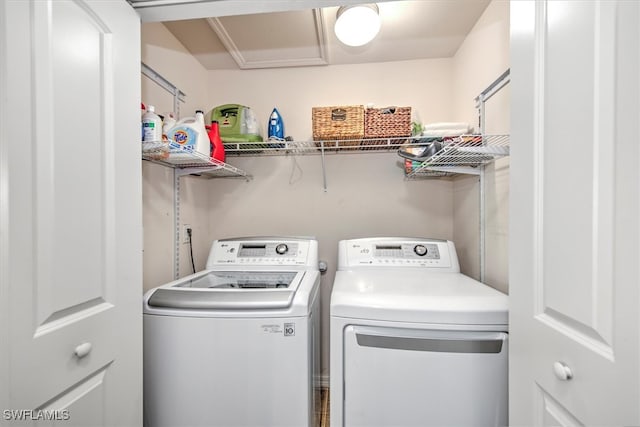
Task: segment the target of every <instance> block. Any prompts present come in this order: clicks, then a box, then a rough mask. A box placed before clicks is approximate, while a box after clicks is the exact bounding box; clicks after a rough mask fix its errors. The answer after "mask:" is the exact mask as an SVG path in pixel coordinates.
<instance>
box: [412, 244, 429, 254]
mask: <svg viewBox="0 0 640 427" xmlns="http://www.w3.org/2000/svg"><path fill="white" fill-rule="evenodd" d="M413 252H415V253H416V255H418V256H425V255H426V254H427V247H426V246H425V245H415V246H414V247H413Z"/></svg>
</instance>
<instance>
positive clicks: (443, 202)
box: [142, 2, 508, 375]
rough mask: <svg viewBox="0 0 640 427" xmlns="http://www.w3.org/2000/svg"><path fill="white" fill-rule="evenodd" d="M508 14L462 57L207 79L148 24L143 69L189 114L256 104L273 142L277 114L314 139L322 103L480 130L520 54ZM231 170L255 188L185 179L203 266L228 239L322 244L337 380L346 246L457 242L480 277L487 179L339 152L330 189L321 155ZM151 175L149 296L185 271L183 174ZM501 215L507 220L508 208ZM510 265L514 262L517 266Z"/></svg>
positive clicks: (244, 161) (146, 95)
mask: <svg viewBox="0 0 640 427" xmlns="http://www.w3.org/2000/svg"><path fill="white" fill-rule="evenodd" d="M507 7H508V6H507ZM500 17H502V18H501V19H504V3H502V2H500V3H498V4H497V5H496V3H495V2H494V3H492V4H491V5H490V6H489V8H488V9H487V12H486V13H485V15H484V16H483V18H482V19H481V20H480V22H479V24H478V25H477V26H476V29H475V30H474V33H472V34H471V35H470V39H469V42H468V43H465V45H464V46H463V47H462V48H461V49H460V51H459V52H458V55H457V56H456V58H453V59H436V60H417V61H406V62H394V63H380V64H370V65H351V66H325V67H314V68H291V69H277V70H251V71H248V70H244V71H215V72H213V71H212V72H206V71H204V70H203V69H202V67H200V66H199V64H198V63H197V62H195V60H194V59H193V58H190V56H189V55H188V53H187V52H186V51H185V50H184V48H183V47H182V46H181V45H180V44H179V43H178V42H177V41H176V40H175V38H173V36H172V35H171V34H170V33H169V32H168V31H167V30H166V28H165V27H164V26H162V25H161V24H144V25H143V28H142V32H143V61H144V62H145V63H146V64H147V65H149V66H151V67H152V68H154V69H155V70H156V71H158V72H160V73H161V74H162V75H164V76H165V77H166V78H167V79H169V80H170V81H172V82H174V83H175V84H176V85H177V86H179V87H180V88H181V89H182V90H183V91H184V92H185V93H187V95H188V97H187V100H188V101H187V104H185V105H184V106H183V114H182V115H183V116H184V115H189V114H191V113H190V112H191V111H192V110H195V109H196V108H202V109H206V110H208V109H210V108H211V107H214V106H216V105H221V104H225V103H240V104H245V105H249V106H251V107H252V109H253V110H254V111H255V113H256V115H257V117H258V120H259V122H260V124H261V126H262V129H263V133H266V124H267V118H268V115H269V113H270V112H271V109H272V108H273V107H274V106H275V107H277V108H278V109H279V111H280V112H281V114H282V116H283V118H284V122H285V130H286V134H287V135H291V136H293V137H294V138H295V139H296V140H307V139H309V138H310V136H311V107H313V106H325V105H347V104H354V103H355V104H368V103H373V104H375V105H377V106H387V105H399V106H411V107H412V108H413V113H414V118H415V119H417V120H419V121H421V122H424V123H428V122H437V121H451V120H463V121H468V122H472V123H475V120H476V113H475V109H474V103H473V98H474V97H475V96H476V95H477V94H478V93H479V92H480V91H481V90H482V89H484V87H485V86H486V85H487V84H488V83H490V82H491V81H493V79H495V78H496V77H497V76H498V75H499V74H501V73H502V72H503V71H504V70H505V69H506V68H507V67H508V49H507V53H506V54H505V53H504V46H503V45H504V43H508V31H507V32H506V33H502V32H501V31H496V30H495V27H496V26H498V27H500V28H504V27H506V28H507V29H508V21H507V24H499V19H500ZM506 19H507V20H508V14H507V16H506ZM499 37H505V40H506V41H504V40H498V38H499ZM478 43H479V44H480V45H481V47H483V48H486V46H496V47H495V50H496V51H495V52H493V48H492V49H491V50H492V52H493V53H492V54H491V55H488V53H487V52H486V49H485V53H484V55H485V56H484V57H483V56H482V53H480V52H476V50H478V51H482V49H480V48H479V47H478V45H477V44H478ZM505 55H507V56H506V57H505ZM178 64H179V65H178ZM143 81H144V79H143ZM156 98H157V99H164V98H163V95H162V94H161V93H160V92H158V89H157V88H154V87H153V84H149V83H147V84H143V101H145V102H151V103H153V102H156V103H157V102H158V101H156V100H155V99H156ZM152 100H153V101H152ZM162 102H165V101H162ZM163 105H164V104H163ZM169 107H170V104H169ZM159 111H165V110H164V109H163V108H159ZM228 162H229V163H231V164H233V165H234V166H238V167H240V168H242V169H244V170H246V171H248V172H249V173H250V174H252V175H253V179H252V180H251V181H249V182H247V181H245V180H242V179H212V180H206V179H202V178H192V177H184V178H181V203H180V212H181V221H180V222H181V223H189V224H190V225H192V227H193V228H194V244H195V247H194V256H195V259H196V269H197V270H199V269H202V268H203V267H204V264H205V262H206V257H207V254H208V248H209V245H210V243H211V240H213V239H216V238H224V237H233V236H246V235H274V234H275V235H281V234H284V235H313V236H316V237H317V238H318V240H319V243H320V257H321V259H323V260H326V261H327V262H328V263H329V266H330V269H329V271H328V272H327V274H325V275H324V276H323V277H322V285H321V286H322V293H321V294H322V318H323V373H324V374H325V375H326V374H327V373H328V350H329V349H328V342H329V340H328V336H329V331H328V308H329V300H330V293H331V284H332V282H333V276H334V274H335V267H336V265H335V264H336V257H337V254H336V250H337V242H338V240H340V239H346V238H353V237H363V236H384V235H386V236H390V235H396V236H424V237H434V238H443V239H453V240H454V241H455V242H456V244H457V247H458V250H459V251H460V255H461V261H462V267H463V269H465V271H469V272H471V273H472V274H473V273H474V271H475V270H474V269H476V268H477V264H474V263H475V262H476V261H475V259H476V258H477V254H478V249H477V248H478V246H477V230H478V228H477V224H478V222H477V221H478V220H477V218H478V214H477V210H478V205H477V200H478V196H477V184H475V181H477V178H475V177H472V178H458V179H454V180H447V179H431V180H422V181H405V180H404V177H403V172H402V169H401V167H400V158H399V157H398V156H397V155H396V154H395V153H393V152H391V153H382V154H344V155H335V154H334V155H328V156H327V157H326V173H327V180H328V188H327V191H324V189H323V186H322V184H323V183H322V167H321V165H322V163H321V158H320V156H318V155H306V156H295V157H294V156H264V157H242V158H238V157H230V158H229V159H228ZM143 174H144V180H143V182H144V187H143V191H144V227H145V229H144V233H145V266H144V267H145V268H144V274H145V276H144V281H145V284H144V285H145V289H149V288H151V287H153V286H157V285H160V284H162V283H165V282H167V281H169V280H171V278H172V274H173V273H172V270H173V255H172V254H173V244H174V243H173V235H174V233H173V174H172V171H171V170H169V169H167V168H164V167H162V166H157V165H153V164H147V163H146V162H145V165H144V168H143ZM500 194H502V193H500ZM503 202H504V201H502V202H500V203H503ZM496 207H497V209H498V210H500V211H501V209H502V204H497V205H496ZM474 239H475V240H474ZM180 248H181V252H180V258H181V264H180V275H181V276H184V275H186V274H189V273H190V268H191V267H190V263H189V262H188V252H187V251H186V249H187V247H186V245H183V244H180ZM503 262H504V264H505V265H506V262H507V261H506V259H505V260H504V261H503Z"/></svg>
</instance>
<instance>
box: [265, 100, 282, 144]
mask: <svg viewBox="0 0 640 427" xmlns="http://www.w3.org/2000/svg"><path fill="white" fill-rule="evenodd" d="M267 136H268V139H269V140H276V141H283V140H284V123H283V121H282V116H281V115H280V112H279V111H278V109H277V108H274V109H273V111H272V112H271V115H270V116H269V129H268V130H267ZM269 146H270V147H283V146H284V144H269Z"/></svg>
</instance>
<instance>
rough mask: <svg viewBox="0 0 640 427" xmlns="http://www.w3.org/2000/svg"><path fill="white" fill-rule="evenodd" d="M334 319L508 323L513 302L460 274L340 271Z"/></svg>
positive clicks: (333, 298) (333, 297)
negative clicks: (509, 308)
mask: <svg viewBox="0 0 640 427" xmlns="http://www.w3.org/2000/svg"><path fill="white" fill-rule="evenodd" d="M331 315H332V316H340V317H350V318H356V319H368V320H383V321H395V322H414V323H432V324H452V325H497V326H502V327H506V325H507V323H508V297H507V296H506V295H505V294H503V293H502V292H500V291H497V290H496V289H493V288H491V287H489V286H487V285H484V284H482V283H480V282H478V281H476V280H474V279H471V278H470V277H468V276H465V275H463V274H460V273H431V272H428V273H427V272H403V271H388V270H383V269H377V270H368V271H361V270H359V271H338V272H336V277H335V280H334V284H333V291H332V293H331Z"/></svg>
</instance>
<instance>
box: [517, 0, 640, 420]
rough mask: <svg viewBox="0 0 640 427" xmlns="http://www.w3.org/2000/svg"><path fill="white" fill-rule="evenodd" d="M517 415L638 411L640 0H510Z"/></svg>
mask: <svg viewBox="0 0 640 427" xmlns="http://www.w3.org/2000/svg"><path fill="white" fill-rule="evenodd" d="M511 7H512V14H511V26H512V30H511V31H512V33H511V47H512V58H511V60H512V66H511V72H512V91H513V92H512V94H513V95H512V99H513V104H512V112H511V117H512V125H511V130H512V132H511V133H512V137H511V138H512V139H511V140H512V145H511V147H512V151H511V178H512V180H511V190H510V194H511V207H512V210H511V212H510V218H511V241H510V248H511V253H510V272H511V276H510V284H509V286H510V297H511V305H510V310H511V317H510V331H511V334H510V338H511V348H510V423H511V425H564V426H566V425H640V409H639V402H640V344H639V340H640V316H639V312H640V310H639V303H640V290H639V289H640V286H639V283H640V269H639V259H640V258H639V256H640V173H639V170H640V168H639V167H638V164H639V162H640V144H639V143H638V135H639V134H640V127H639V125H638V123H639V122H640V106H639V102H640V101H639V99H640V84H639V83H640V66H639V56H640V30H639V28H640V2H636V1H613V0H611V1H591V0H589V1H535V2H533V1H527V2H523V1H515V2H511Z"/></svg>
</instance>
